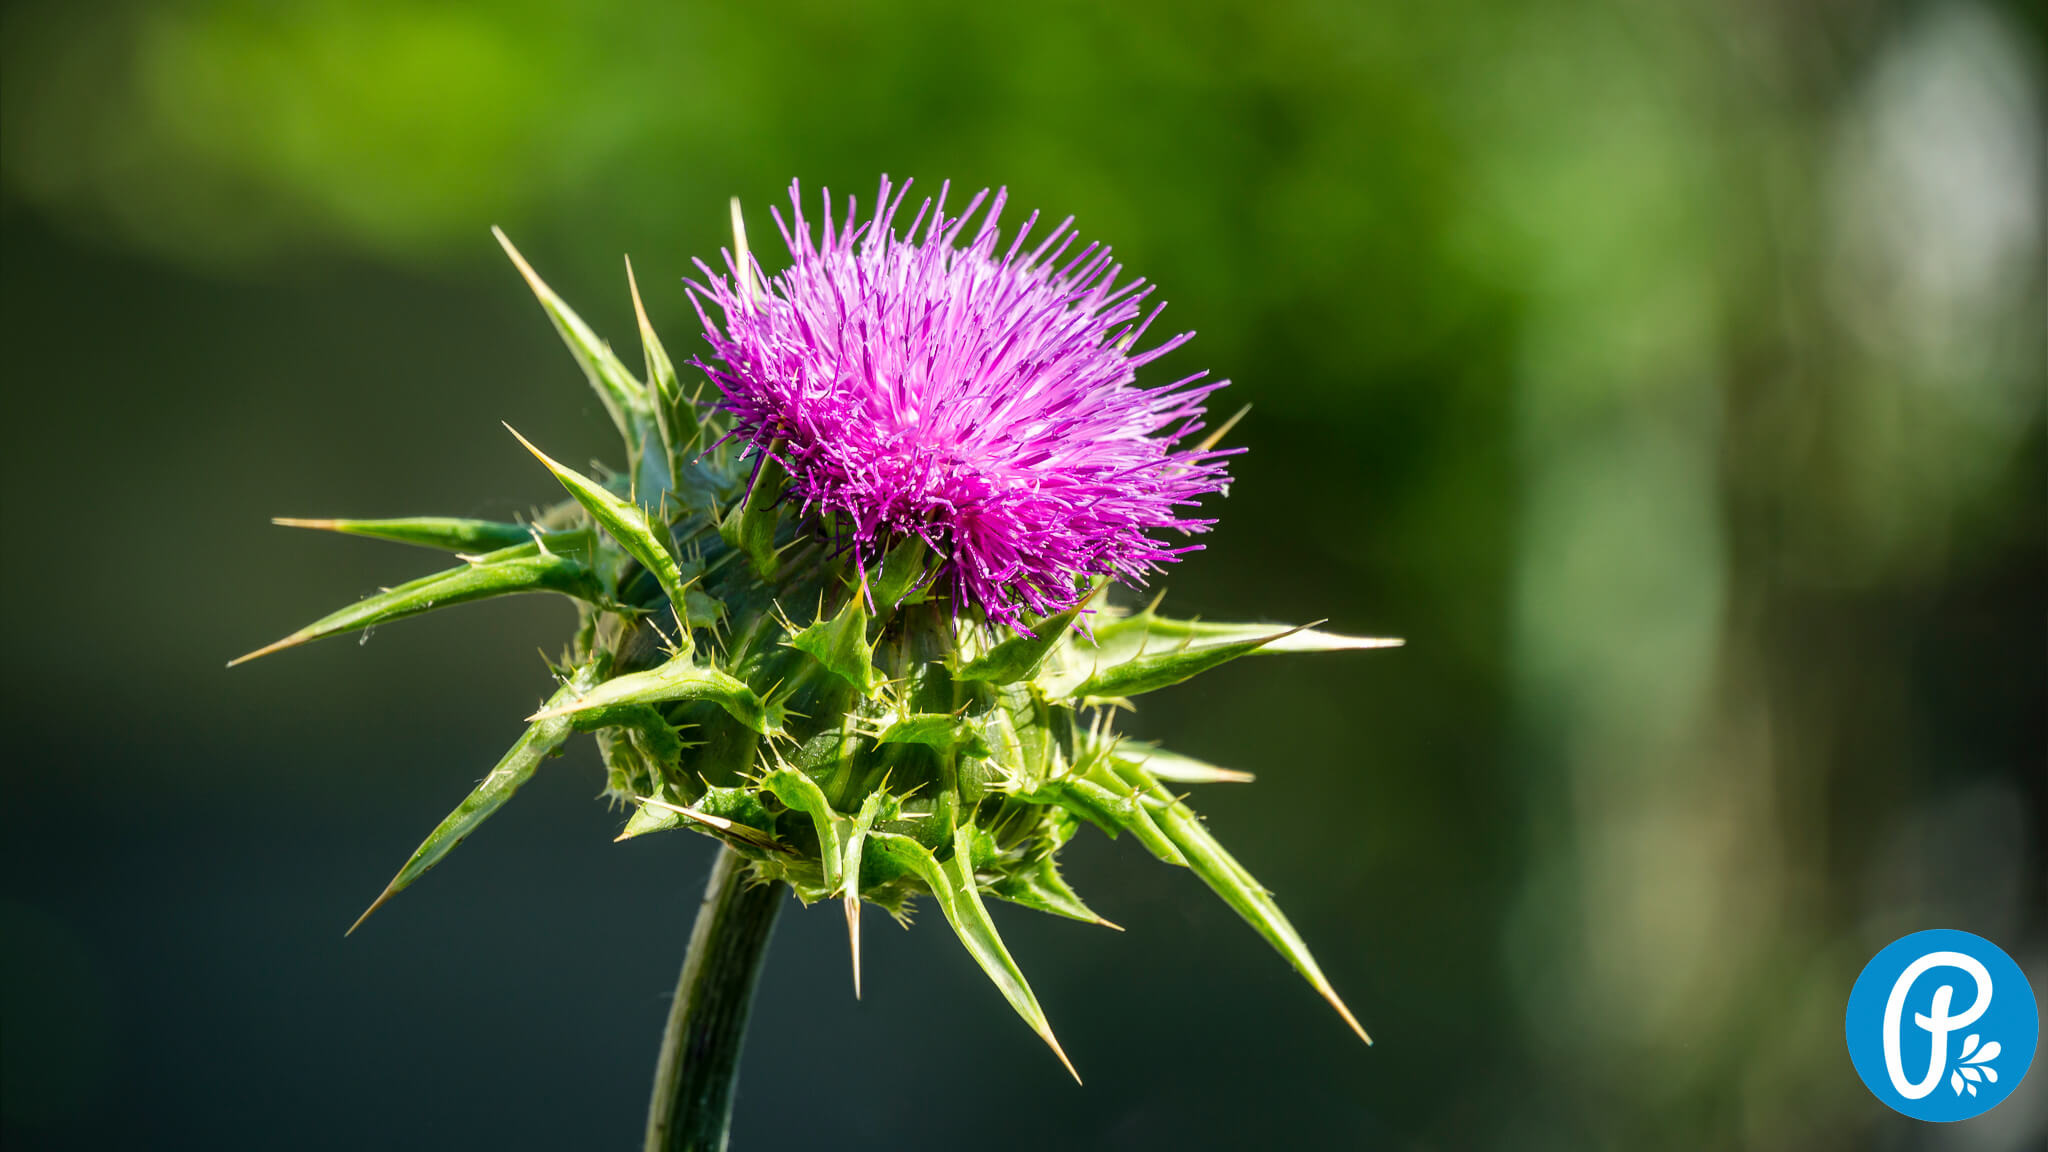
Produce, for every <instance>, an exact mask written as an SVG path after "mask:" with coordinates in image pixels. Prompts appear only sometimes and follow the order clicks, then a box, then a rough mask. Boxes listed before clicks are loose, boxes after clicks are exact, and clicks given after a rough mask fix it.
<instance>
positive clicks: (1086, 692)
mask: <svg viewBox="0 0 2048 1152" xmlns="http://www.w3.org/2000/svg"><path fill="white" fill-rule="evenodd" d="M1296 631H1299V629H1297V630H1296ZM1289 635H1292V633H1291V632H1275V633H1273V634H1272V635H1270V636H1261V637H1258V638H1256V639H1252V640H1238V641H1234V642H1232V643H1229V644H1204V645H1202V646H1200V647H1189V648H1179V649H1175V650H1173V651H1170V652H1159V653H1150V654H1143V655H1138V656H1133V657H1131V658H1130V659H1128V660H1125V661H1123V662H1122V663H1118V664H1112V665H1110V666H1109V667H1107V668H1103V667H1099V666H1098V667H1097V668H1096V670H1095V672H1094V673H1093V674H1092V675H1090V676H1089V677H1088V678H1087V679H1085V680H1083V681H1081V682H1080V683H1079V684H1077V685H1075V686H1074V688H1073V690H1072V691H1073V694H1074V695H1076V696H1095V697H1103V698H1108V697H1121V696H1136V695H1139V694H1140V693H1144V692H1153V691H1157V690H1158V689H1161V688H1166V687H1170V686H1172V685H1175V684H1178V683H1180V682H1181V681H1183V680H1187V679H1189V678H1191V677H1194V676H1198V675H1200V674H1202V673H1204V672H1207V671H1208V670H1209V669H1211V668H1214V667H1216V666H1217V665H1219V664H1227V663H1229V662H1230V661H1232V660H1235V659H1237V658H1238V657H1240V656H1246V655H1249V654H1251V653H1253V652H1256V651H1258V650H1259V649H1260V648H1262V647H1264V646H1266V645H1267V644H1271V643H1272V642H1274V641H1275V640H1279V639H1280V638H1282V637H1284V636H1289Z"/></svg>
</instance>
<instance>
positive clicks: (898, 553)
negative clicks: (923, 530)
mask: <svg viewBox="0 0 2048 1152" xmlns="http://www.w3.org/2000/svg"><path fill="white" fill-rule="evenodd" d="M931 556H932V549H931V545H929V544H926V543H925V542H924V540H923V539H921V538H919V537H916V536H911V537H909V538H907V539H904V540H899V541H897V542H896V544H895V545H894V546H893V547H891V548H890V549H889V551H888V554H887V555H885V556H883V557H882V570H881V571H880V572H878V573H876V574H875V578H874V579H873V580H872V581H870V582H869V584H868V590H869V592H870V593H871V594H872V595H873V596H874V598H875V609H876V610H877V611H882V612H886V611H888V610H889V609H891V608H894V607H896V606H897V605H899V604H901V603H903V602H904V601H905V600H906V599H909V598H910V595H911V593H913V592H915V591H917V590H918V589H919V588H921V587H922V586H923V585H924V583H925V581H926V580H928V579H930V578H931V572H930V570H929V567H928V562H929V561H930V559H931Z"/></svg>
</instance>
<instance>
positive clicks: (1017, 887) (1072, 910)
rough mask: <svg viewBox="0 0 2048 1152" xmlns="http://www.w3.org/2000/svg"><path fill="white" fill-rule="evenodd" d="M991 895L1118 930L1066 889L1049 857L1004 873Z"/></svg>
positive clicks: (1027, 906) (992, 888) (1068, 888)
mask: <svg viewBox="0 0 2048 1152" xmlns="http://www.w3.org/2000/svg"><path fill="white" fill-rule="evenodd" d="M988 893H989V895H991V896H995V897H999V898H1001V899H1004V900H1008V901H1009V902H1010V903H1012V904H1021V905H1023V906H1024V907H1026V908H1030V909H1032V910H1034V911H1038V912H1049V913H1051V914H1052V915H1054V916H1064V917H1066V918H1067V919H1069V920H1079V921H1081V922H1082V923H1084V924H1100V925H1101V926H1103V927H1104V928H1117V926H1116V925H1114V924H1112V923H1110V922H1109V921H1107V920H1104V919H1103V918H1102V917H1101V916H1098V915H1096V913H1095V910H1094V909H1093V908H1090V907H1088V905H1086V904H1084V903H1082V902H1081V898H1080V897H1079V896H1077V895H1075V894H1074V890H1073V889H1072V888H1070V887H1068V886H1067V881H1066V878H1065V877H1063V876H1061V875H1060V869H1059V865H1058V863H1056V862H1055V861H1054V859H1053V857H1052V856H1051V855H1050V854H1047V855H1046V856H1043V857H1041V858H1040V859H1038V860H1036V861H1034V862H1032V863H1030V864H1026V865H1022V866H1019V867H1015V868H1012V869H1010V870H1009V871H1007V872H1005V873H1004V874H1003V875H1002V876H1001V877H1000V878H999V879H997V880H996V882H995V883H993V884H991V885H989V889H988ZM1117 931H1119V932H1121V931H1123V929H1121V928H1117Z"/></svg>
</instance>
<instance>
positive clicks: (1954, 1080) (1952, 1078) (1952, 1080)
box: [1948, 1072, 1963, 1096]
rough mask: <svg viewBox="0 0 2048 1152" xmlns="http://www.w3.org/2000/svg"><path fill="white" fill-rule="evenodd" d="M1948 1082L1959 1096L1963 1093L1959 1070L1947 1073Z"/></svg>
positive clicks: (1961, 1077)
mask: <svg viewBox="0 0 2048 1152" xmlns="http://www.w3.org/2000/svg"><path fill="white" fill-rule="evenodd" d="M1948 1082H1949V1084H1950V1086H1951V1087H1953V1088H1954V1089H1955V1090H1956V1095H1958V1096H1961V1095H1962V1094H1963V1074H1962V1073H1961V1072H1951V1073H1949V1074H1948Z"/></svg>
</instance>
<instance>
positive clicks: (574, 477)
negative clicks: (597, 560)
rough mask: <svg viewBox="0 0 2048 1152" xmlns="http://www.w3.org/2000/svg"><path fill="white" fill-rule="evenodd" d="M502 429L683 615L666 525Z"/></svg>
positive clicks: (685, 635) (676, 567)
mask: <svg viewBox="0 0 2048 1152" xmlns="http://www.w3.org/2000/svg"><path fill="white" fill-rule="evenodd" d="M505 430H506V431H508V432H511V433H512V435H513V436H514V437H515V438H517V439H518V441H519V442H520V443H521V444H524V445H525V446H526V450H527V451H528V452H531V453H533V455H534V457H535V459H538V460H539V461H540V462H541V463H542V464H543V465H545V466H546V467H547V470H548V471H550V472H552V473H554V474H555V479H557V480H559V481H561V482H562V487H564V488H566V489H568V490H569V495H571V496H573V497H575V498H576V502H577V503H578V504H581V505H583V508H584V510H585V511H587V512H589V513H590V517H591V519H593V520H595V521H597V525H598V527H600V528H602V529H604V531H605V534H606V535H608V536H610V537H611V538H612V539H614V540H616V541H618V542H619V547H621V548H624V549H625V550H626V554H627V555H628V556H631V557H632V558H633V559H635V560H638V561H639V562H640V563H641V565H642V566H643V567H645V568H646V569H647V570H648V571H649V572H652V573H654V578H655V579H656V580H658V581H659V582H660V583H661V590H662V591H663V592H664V593H666V594H667V595H668V599H669V604H670V605H671V606H673V607H674V608H675V610H676V613H677V614H678V615H679V616H687V611H688V609H687V606H686V605H687V601H686V600H685V597H684V591H683V585H684V582H683V573H682V568H681V567H680V566H679V565H678V564H677V563H676V558H675V555H674V554H673V553H671V552H670V551H669V542H668V529H667V527H666V526H662V527H657V526H656V525H655V523H654V521H653V520H652V519H650V518H649V517H648V515H647V510H646V509H645V508H642V507H641V506H639V505H638V504H635V503H633V502H631V501H629V500H621V499H619V498H618V497H617V496H614V495H612V493H611V491H610V490H609V489H607V488H606V487H605V486H604V485H602V484H599V483H598V482H597V481H595V480H592V479H591V478H590V477H588V476H585V475H584V474H583V473H581V472H578V471H576V470H575V469H574V468H570V467H567V466H566V465H563V464H560V463H557V462H556V461H554V460H553V459H551V458H550V457H549V456H548V454H547V453H545V452H543V451H541V450H540V449H538V448H536V447H534V446H533V443H532V442H531V441H529V440H527V438H526V437H524V436H521V435H519V432H518V430H516V429H514V428H513V427H512V426H511V425H510V424H507V425H506V426H505ZM683 624H684V628H683V631H682V642H683V643H684V644H686V645H687V643H688V641H689V624H690V621H689V620H688V619H687V618H686V619H684V621H683Z"/></svg>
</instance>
